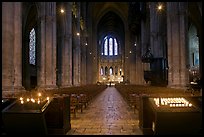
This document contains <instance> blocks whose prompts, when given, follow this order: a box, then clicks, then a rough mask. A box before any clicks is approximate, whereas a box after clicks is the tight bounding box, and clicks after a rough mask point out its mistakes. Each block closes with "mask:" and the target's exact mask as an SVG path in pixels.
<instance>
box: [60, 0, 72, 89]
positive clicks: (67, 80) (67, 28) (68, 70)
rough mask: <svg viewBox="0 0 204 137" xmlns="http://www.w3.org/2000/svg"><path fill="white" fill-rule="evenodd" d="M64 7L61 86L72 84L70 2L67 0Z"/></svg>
mask: <svg viewBox="0 0 204 137" xmlns="http://www.w3.org/2000/svg"><path fill="white" fill-rule="evenodd" d="M65 7H66V12H65V15H64V16H65V17H64V19H65V20H64V24H65V25H64V28H63V29H64V31H63V32H64V37H63V41H64V42H63V43H64V45H62V47H63V49H62V79H61V86H62V87H69V86H71V85H72V10H71V9H72V2H67V3H66V6H65Z"/></svg>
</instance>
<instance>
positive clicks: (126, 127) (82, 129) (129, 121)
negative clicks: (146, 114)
mask: <svg viewBox="0 0 204 137" xmlns="http://www.w3.org/2000/svg"><path fill="white" fill-rule="evenodd" d="M138 114H139V113H138V111H136V112H135V114H134V111H133V110H132V109H131V108H130V107H129V106H128V104H127V103H126V102H125V100H124V99H123V97H122V96H121V95H120V93H119V92H118V91H117V90H116V88H115V87H108V88H106V89H105V90H104V91H102V92H101V93H99V94H98V95H97V96H96V97H95V98H94V99H93V100H92V101H91V102H90V104H88V107H87V108H85V109H84V111H83V113H81V112H80V111H79V112H77V115H76V118H74V117H73V115H71V130H70V131H69V132H68V133H67V135H142V131H141V130H140V129H139V120H138V119H139V115H138Z"/></svg>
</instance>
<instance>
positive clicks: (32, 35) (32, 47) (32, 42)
mask: <svg viewBox="0 0 204 137" xmlns="http://www.w3.org/2000/svg"><path fill="white" fill-rule="evenodd" d="M35 39H36V38H35V30H34V28H33V29H32V30H31V31H30V42H29V46H30V50H29V55H30V59H29V62H30V64H33V65H35V45H36V44H35V42H36V40H35Z"/></svg>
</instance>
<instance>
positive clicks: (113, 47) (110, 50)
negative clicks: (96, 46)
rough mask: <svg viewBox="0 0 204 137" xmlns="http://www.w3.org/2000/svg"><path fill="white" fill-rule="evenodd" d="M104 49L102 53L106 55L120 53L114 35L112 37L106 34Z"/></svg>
mask: <svg viewBox="0 0 204 137" xmlns="http://www.w3.org/2000/svg"><path fill="white" fill-rule="evenodd" d="M102 50H104V51H103V52H102V53H101V55H105V56H108V55H109V56H113V55H118V42H117V40H116V38H114V37H112V36H111V37H110V36H106V37H105V38H104V44H103V47H102Z"/></svg>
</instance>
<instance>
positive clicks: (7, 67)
mask: <svg viewBox="0 0 204 137" xmlns="http://www.w3.org/2000/svg"><path fill="white" fill-rule="evenodd" d="M21 7H22V5H21V3H20V2H14V3H13V2H3V3H2V91H3V96H4V93H6V92H9V93H11V92H12V93H14V92H17V91H24V88H23V87H22V50H21V49H22V18H21V17H22V12H21Z"/></svg>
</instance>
